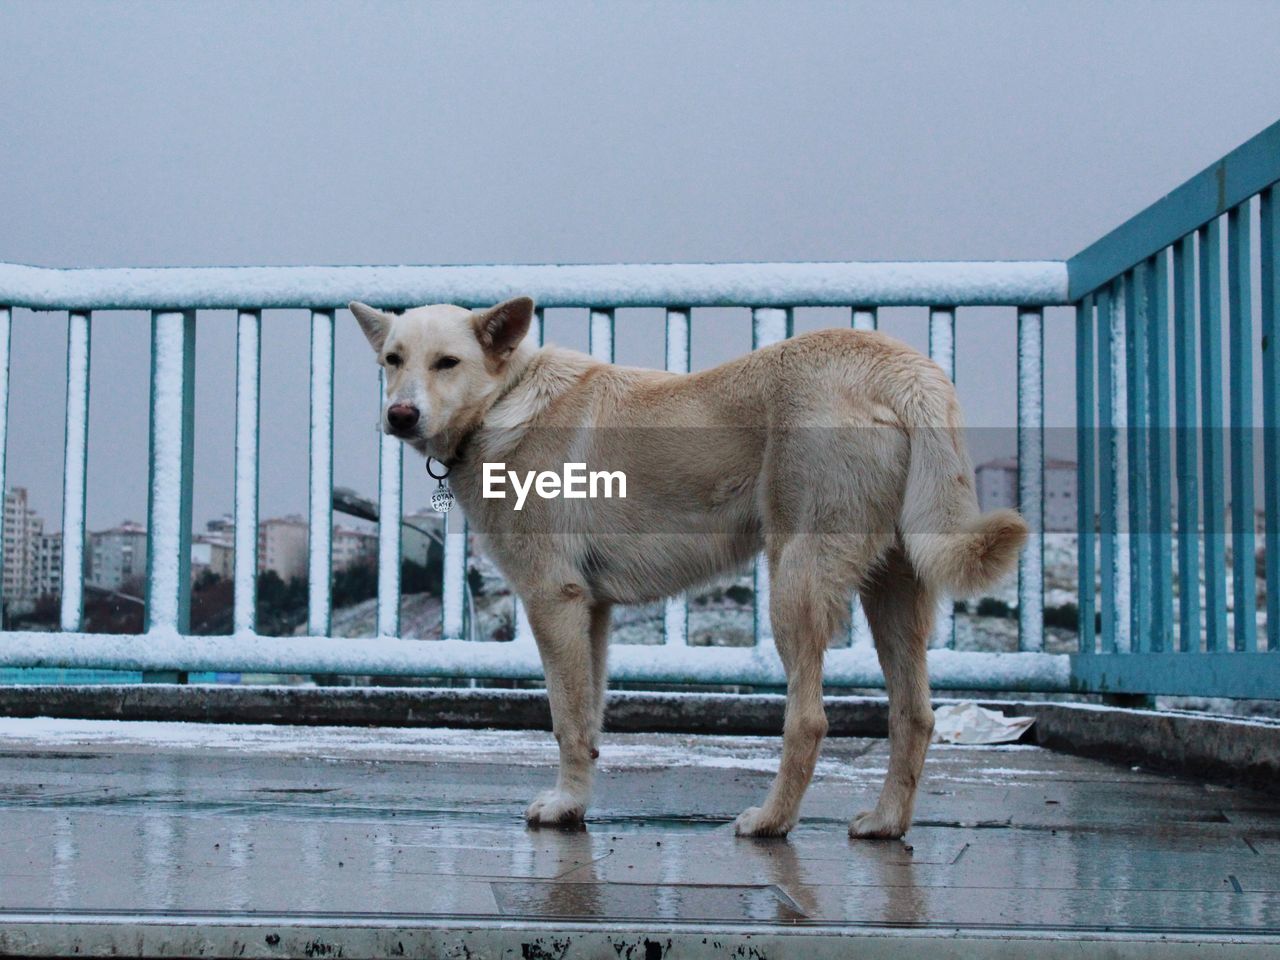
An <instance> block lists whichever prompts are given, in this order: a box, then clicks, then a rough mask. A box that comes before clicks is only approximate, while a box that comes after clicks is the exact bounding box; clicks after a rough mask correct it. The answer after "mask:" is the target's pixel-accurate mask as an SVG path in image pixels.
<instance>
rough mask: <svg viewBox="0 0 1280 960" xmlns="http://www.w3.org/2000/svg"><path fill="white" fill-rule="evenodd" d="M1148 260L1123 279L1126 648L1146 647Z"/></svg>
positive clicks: (1148, 638)
mask: <svg viewBox="0 0 1280 960" xmlns="http://www.w3.org/2000/svg"><path fill="white" fill-rule="evenodd" d="M1150 271H1151V265H1150V263H1149V262H1144V263H1143V264H1141V265H1139V266H1137V267H1135V268H1134V269H1133V270H1130V271H1129V273H1128V276H1127V277H1126V279H1125V303H1124V307H1125V311H1124V312H1125V396H1126V399H1127V401H1128V419H1127V421H1126V426H1127V427H1128V429H1127V431H1126V436H1127V439H1128V461H1127V463H1126V475H1127V479H1128V487H1129V515H1128V541H1129V604H1130V606H1129V649H1130V650H1131V651H1133V652H1142V651H1147V650H1150V649H1151V646H1150V643H1151V503H1150V488H1149V487H1148V486H1147V481H1146V474H1147V471H1148V468H1149V466H1150V464H1149V460H1148V449H1147V441H1148V439H1149V433H1150V420H1149V416H1148V413H1149V411H1148V409H1147V316H1148V313H1149V312H1150V310H1151V308H1152V303H1151V285H1150V284H1149V283H1148V282H1147V281H1148V277H1149V276H1150Z"/></svg>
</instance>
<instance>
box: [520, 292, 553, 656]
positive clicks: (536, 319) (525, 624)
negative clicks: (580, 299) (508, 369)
mask: <svg viewBox="0 0 1280 960" xmlns="http://www.w3.org/2000/svg"><path fill="white" fill-rule="evenodd" d="M545 331H546V317H545V315H544V314H543V311H542V308H541V307H538V308H537V309H536V310H534V311H533V323H531V324H530V325H529V332H528V333H527V334H526V335H525V336H526V337H529V338H530V339H532V341H533V342H534V343H535V344H537V345H538V346H539V347H541V346H542V345H543V343H544V342H545V339H544V338H545V336H546V333H545ZM515 621H516V622H515V631H516V643H522V644H524V645H526V646H529V647H532V646H534V645H535V641H534V637H533V625H532V624H530V623H529V613H528V611H526V610H525V608H524V604H523V603H521V602H520V598H519V597H515Z"/></svg>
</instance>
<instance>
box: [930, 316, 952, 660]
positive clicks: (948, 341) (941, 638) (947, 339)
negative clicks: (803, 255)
mask: <svg viewBox="0 0 1280 960" xmlns="http://www.w3.org/2000/svg"><path fill="white" fill-rule="evenodd" d="M929 359H931V360H932V361H933V362H934V363H936V364H937V365H938V366H940V367H941V368H942V371H943V373H945V374H946V375H947V376H948V377H949V378H950V379H951V380H952V382H954V381H955V379H956V311H955V308H954V307H945V306H934V307H930V308H929ZM937 616H938V622H937V625H936V626H935V627H934V631H933V635H934V641H933V642H934V645H935V646H939V647H946V648H947V649H948V650H954V649H955V646H956V615H955V601H954V600H952V598H951V597H941V598H940V599H939V601H938V615H937Z"/></svg>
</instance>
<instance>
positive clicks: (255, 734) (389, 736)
mask: <svg viewBox="0 0 1280 960" xmlns="http://www.w3.org/2000/svg"><path fill="white" fill-rule="evenodd" d="M833 742H837V743H838V742H839V738H833ZM0 744H4V746H5V747H6V748H7V749H9V750H13V749H22V748H27V749H30V748H33V747H39V748H42V749H48V748H59V747H61V748H67V747H79V748H85V747H89V748H100V749H122V748H123V749H145V750H148V751H157V750H162V751H170V752H199V753H201V754H205V753H230V754H258V755H276V756H294V757H313V758H322V759H331V760H352V761H355V760H358V761H370V760H421V761H444V762H459V763H461V762H466V763H502V764H504V765H514V766H521V767H544V768H548V767H554V766H555V764H556V763H557V760H558V757H559V752H558V748H557V746H556V742H555V740H554V739H553V738H552V736H551V734H550V733H548V732H545V731H540V730H454V729H447V728H435V727H431V728H425V727H413V728H405V727H302V726H283V725H270V724H216V723H180V722H171V721H149V720H146V721H144V720H69V719H63V718H51V717H35V718H14V717H3V718H0ZM780 747H781V741H780V739H779V738H778V737H721V736H693V735H657V734H608V735H606V736H605V738H604V742H603V744H602V745H601V749H600V767H601V769H602V770H606V771H607V770H624V769H625V770H659V769H664V768H671V767H698V768H718V769H731V770H747V771H759V772H762V773H774V772H775V771H776V770H777V769H778V753H779V749H780ZM954 749H955V748H952V749H948V747H947V746H945V745H935V746H934V747H933V750H935V751H939V752H946V753H951V752H953V750H954ZM963 749H966V750H968V751H971V752H972V751H981V753H982V755H983V756H986V757H990V758H992V759H994V756H995V755H996V754H998V753H1008V752H1020V751H1027V750H1036V751H1038V750H1039V749H1040V748H1038V747H1032V746H1028V745H1025V744H1007V745H1000V746H995V747H981V748H974V747H966V748H963ZM886 759H887V755H886V754H885V753H884V752H883V751H882V750H873V752H872V753H871V754H870V755H869V756H867V757H865V758H860V759H855V760H853V761H850V760H848V759H838V758H830V757H828V758H823V759H820V760H819V761H818V768H817V775H818V776H820V777H827V778H834V779H839V780H847V781H850V782H858V783H862V782H867V781H876V782H878V781H879V780H881V779H882V778H883V777H884V775H885V772H886V768H885V766H884V765H883V764H884V762H885V760H886ZM972 772H973V774H974V775H975V776H976V777H977V778H978V780H980V781H981V782H987V781H990V780H991V779H992V778H993V777H995V778H997V779H1005V780H1007V779H1010V778H1015V777H1018V776H1026V777H1032V778H1035V777H1047V776H1052V775H1053V772H1052V771H1051V770H1048V769H1046V770H1035V769H1023V768H1014V767H986V766H982V765H979V764H975V769H974V770H973V771H972ZM930 778H931V779H935V780H936V779H944V780H950V781H954V782H962V783H969V782H978V781H976V780H975V779H974V777H971V776H967V775H954V774H948V773H943V772H940V771H938V772H934V771H931V772H930Z"/></svg>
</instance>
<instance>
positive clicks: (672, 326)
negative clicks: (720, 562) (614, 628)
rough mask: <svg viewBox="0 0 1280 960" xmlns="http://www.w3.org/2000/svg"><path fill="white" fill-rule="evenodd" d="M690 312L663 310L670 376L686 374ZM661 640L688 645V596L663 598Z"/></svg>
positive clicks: (689, 345)
mask: <svg viewBox="0 0 1280 960" xmlns="http://www.w3.org/2000/svg"><path fill="white" fill-rule="evenodd" d="M692 319H693V317H692V313H691V311H690V310H689V308H688V307H669V308H668V309H667V325H666V335H667V356H666V368H667V369H668V370H669V371H671V372H672V373H688V372H689V366H690V348H691V343H692V340H691V334H692V327H693V324H692ZM662 633H663V639H664V641H665V642H666V643H668V644H670V645H671V646H676V647H685V646H688V645H689V597H688V595H687V594H682V595H680V596H678V597H670V598H668V599H667V602H666V607H665V609H664V611H663V617H662Z"/></svg>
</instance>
